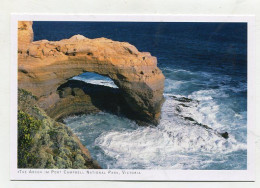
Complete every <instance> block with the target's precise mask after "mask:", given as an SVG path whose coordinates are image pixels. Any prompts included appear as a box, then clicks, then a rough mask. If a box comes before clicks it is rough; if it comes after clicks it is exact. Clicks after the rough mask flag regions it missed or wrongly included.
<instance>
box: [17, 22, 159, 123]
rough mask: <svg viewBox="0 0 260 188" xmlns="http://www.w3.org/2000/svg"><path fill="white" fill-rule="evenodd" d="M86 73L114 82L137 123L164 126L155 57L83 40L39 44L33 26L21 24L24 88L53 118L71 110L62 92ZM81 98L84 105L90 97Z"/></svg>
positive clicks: (109, 43) (20, 63)
mask: <svg viewBox="0 0 260 188" xmlns="http://www.w3.org/2000/svg"><path fill="white" fill-rule="evenodd" d="M84 72H94V73H98V74H100V75H104V76H107V77H109V78H111V79H112V80H113V81H114V83H115V84H116V85H117V86H118V88H119V89H120V90H121V92H122V96H123V98H124V100H125V102H126V104H127V105H128V106H129V109H131V110H132V111H133V112H134V113H135V115H136V119H137V120H140V121H142V122H147V123H152V124H157V123H158V121H159V118H160V111H161V106H162V103H163V101H164V99H163V89H164V75H163V74H162V72H161V71H160V69H159V68H158V67H157V59H156V58H155V57H153V56H151V55H150V53H148V52H139V51H138V50H137V49H136V48H135V47H134V46H133V45H131V44H129V43H127V42H117V41H112V40H110V39H106V38H97V39H88V38H86V37H84V36H82V35H75V36H73V37H71V38H70V39H64V40H61V41H55V42H53V41H47V40H41V41H34V42H33V30H32V22H22V21H20V22H19V23H18V87H19V88H23V89H26V90H28V91H31V92H32V93H33V94H34V95H36V96H37V97H38V99H39V100H38V101H39V102H38V103H39V105H40V106H41V107H42V108H44V109H45V110H46V111H47V113H48V112H49V113H50V114H52V113H53V112H54V111H55V109H57V108H60V109H61V106H60V107H58V105H59V104H60V105H63V106H62V108H66V105H65V106H64V104H65V103H64V102H63V103H62V102H61V100H64V96H65V95H63V96H61V95H60V93H59V92H58V91H57V90H58V88H59V87H60V86H61V85H63V84H65V83H66V82H68V80H69V79H70V78H72V77H74V76H77V75H79V74H82V73H84ZM65 97H66V96H65ZM62 98H63V99H62ZM78 99H79V100H81V101H80V102H83V100H85V98H84V93H83V94H82V95H80V97H79V98H78ZM90 100H91V99H90ZM106 100H113V99H109V98H107V99H106ZM68 102H69V101H68V100H67V103H68ZM70 102H71V101H70ZM78 102H79V101H78ZM111 102H113V101H111ZM76 109H77V108H75V109H74V110H76ZM65 110H66V109H65ZM76 111H77V110H76ZM71 113H73V112H71ZM75 113H77V112H75ZM67 115H68V114H67ZM53 116H55V115H53ZM61 116H62V115H59V117H61Z"/></svg>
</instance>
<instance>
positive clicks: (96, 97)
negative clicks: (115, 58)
mask: <svg viewBox="0 0 260 188" xmlns="http://www.w3.org/2000/svg"><path fill="white" fill-rule="evenodd" d="M81 75H84V77H86V76H87V75H88V76H89V75H90V77H91V76H93V75H94V76H96V75H99V74H97V73H93V72H85V73H83V74H81ZM81 75H78V76H76V77H73V78H72V79H69V80H68V81H67V82H66V83H64V84H62V85H60V86H59V87H58V88H57V93H58V95H59V97H60V99H59V101H58V102H57V103H56V104H55V105H54V106H53V107H52V108H49V109H48V111H47V113H48V114H49V115H50V117H52V118H54V119H56V120H58V121H62V120H63V119H64V118H65V117H67V116H72V115H81V114H90V113H98V112H100V111H104V112H109V113H112V114H115V115H118V116H124V117H127V118H129V119H132V120H135V121H136V122H137V123H138V124H139V125H146V124H144V123H143V122H142V121H139V120H138V118H137V117H136V113H135V112H133V111H132V110H131V108H130V107H129V106H128V104H127V102H126V101H125V98H124V95H123V92H122V90H121V89H119V88H118V87H117V86H116V85H115V84H114V83H113V81H112V79H110V78H108V77H105V76H102V75H99V76H98V77H99V78H100V80H98V81H97V80H91V79H89V80H88V79H87V80H85V81H82V80H80V79H83V80H84V77H82V76H81ZM93 81H94V82H93ZM87 82H89V83H87ZM102 84H105V85H102ZM106 85H110V87H109V86H106ZM111 86H112V87H111Z"/></svg>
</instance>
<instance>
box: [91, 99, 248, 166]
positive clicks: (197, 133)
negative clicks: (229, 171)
mask: <svg viewBox="0 0 260 188" xmlns="http://www.w3.org/2000/svg"><path fill="white" fill-rule="evenodd" d="M175 105H176V102H175V101H174V100H173V99H171V98H170V97H168V98H167V99H166V101H165V103H164V105H163V110H162V111H163V113H162V119H161V122H160V124H159V125H158V127H155V128H151V127H145V128H143V127H139V128H137V129H136V130H128V131H108V132H105V133H103V134H101V135H100V136H99V137H98V138H97V139H96V141H95V144H96V145H98V146H99V147H100V148H102V150H103V151H104V153H105V154H106V155H108V156H110V157H112V158H114V159H116V162H115V163H114V164H113V165H112V166H110V167H111V168H135V167H136V165H137V166H139V167H140V166H142V167H143V168H148V169H161V168H162V169H165V168H166V169H197V168H201V167H202V166H203V165H204V166H206V165H207V164H209V163H211V160H214V158H215V157H216V156H218V155H219V154H222V155H223V153H230V152H233V151H237V150H241V149H246V145H245V144H243V143H239V142H238V141H236V139H235V138H234V137H233V135H230V138H229V139H227V140H226V139H224V138H222V137H221V136H219V135H218V134H216V132H215V131H213V130H207V129H205V128H204V127H202V126H198V125H192V124H191V123H190V122H187V121H185V120H183V119H181V118H179V117H178V116H176V115H174V114H175V110H174V109H175ZM202 153H203V155H201V154H202ZM187 154H188V155H187ZM205 156H208V159H203V158H204V157H205ZM223 160H225V159H223Z"/></svg>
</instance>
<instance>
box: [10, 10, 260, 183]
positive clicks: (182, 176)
mask: <svg viewBox="0 0 260 188" xmlns="http://www.w3.org/2000/svg"><path fill="white" fill-rule="evenodd" d="M22 20H23V21H26V20H27V21H136V22H247V23H248V96H247V99H248V103H247V104H248V111H247V116H248V118H247V122H248V124H247V145H248V147H247V161H248V162H247V170H108V169H102V170H47V169H37V170H33V169H31V170H33V171H34V172H35V173H29V172H30V169H24V170H22V171H23V172H24V173H19V172H18V171H19V169H17V149H16V148H17V118H16V117H17V88H18V86H17V22H18V21H22ZM254 23H255V20H254V17H253V16H191V15H186V16H183V15H179V16H173V15H69V14H66V15H55V14H52V15H50V14H48V15H47V14H37V15H32V14H19V15H18V14H13V15H12V17H11V55H12V57H11V58H12V59H11V61H12V64H11V126H10V132H11V145H10V147H11V149H10V150H11V155H10V156H11V160H10V166H11V171H10V173H11V174H10V178H11V180H139V181H254V180H255V166H254V165H255V159H254V156H255V145H254V136H255V134H254V130H255V128H254V127H255V126H254V123H255V99H256V98H255V87H254V86H255V44H254V39H255V36H254V29H255V26H254ZM123 171H127V172H130V173H131V172H136V173H138V175H134V174H127V175H123ZM37 172H38V173H37ZM39 172H42V173H39ZM66 172H67V173H68V172H75V173H78V174H65V173H66ZM88 172H89V173H92V174H88ZM111 172H114V173H115V172H118V173H120V174H121V175H115V174H111ZM82 173H83V174H82ZM96 173H105V175H104V174H96ZM139 173H140V174H139Z"/></svg>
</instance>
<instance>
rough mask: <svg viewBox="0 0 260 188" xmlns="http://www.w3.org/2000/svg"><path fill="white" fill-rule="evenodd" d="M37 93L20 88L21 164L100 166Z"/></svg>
mask: <svg viewBox="0 0 260 188" xmlns="http://www.w3.org/2000/svg"><path fill="white" fill-rule="evenodd" d="M36 102H37V101H36V97H34V96H33V95H32V94H31V93H29V92H27V91H25V90H22V89H19V91H18V103H19V104H18V168H73V169H86V168H100V167H99V165H98V164H97V163H96V162H95V161H93V160H92V159H91V157H90V154H89V153H88V150H87V149H86V148H84V146H83V145H82V144H81V143H80V141H79V139H78V138H77V137H76V136H75V135H74V134H73V133H72V131H71V130H70V129H69V128H68V127H67V126H66V125H64V124H62V123H59V122H56V121H54V120H53V119H51V118H50V117H49V116H48V115H47V114H46V113H45V111H44V110H42V109H41V108H39V107H38V105H37V104H36Z"/></svg>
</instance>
